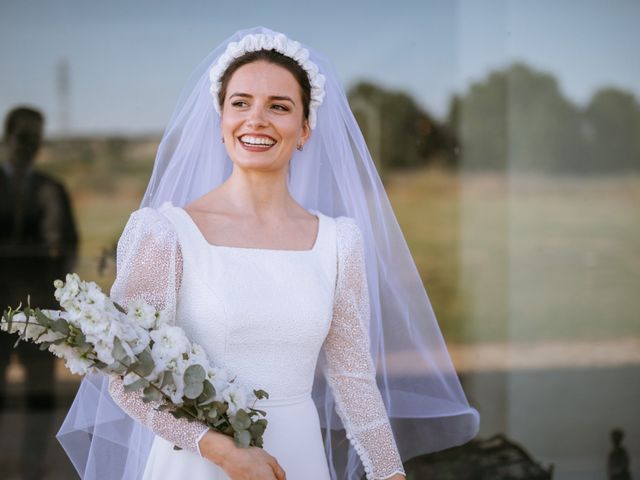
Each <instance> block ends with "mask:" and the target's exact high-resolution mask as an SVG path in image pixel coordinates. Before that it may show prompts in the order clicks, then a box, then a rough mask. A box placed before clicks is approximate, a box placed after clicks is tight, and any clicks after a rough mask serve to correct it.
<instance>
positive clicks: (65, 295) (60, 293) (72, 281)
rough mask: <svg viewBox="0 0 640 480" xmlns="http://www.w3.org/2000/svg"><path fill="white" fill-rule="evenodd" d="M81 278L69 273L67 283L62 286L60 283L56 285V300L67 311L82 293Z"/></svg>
mask: <svg viewBox="0 0 640 480" xmlns="http://www.w3.org/2000/svg"><path fill="white" fill-rule="evenodd" d="M80 283H81V280H80V277H79V276H78V275H77V274H75V273H73V274H71V273H68V274H67V277H66V282H65V283H63V284H62V285H61V284H60V282H57V281H56V282H55V283H54V285H55V286H56V287H57V288H56V291H55V293H54V296H55V297H56V300H58V302H59V303H60V305H62V306H63V307H64V308H65V309H67V305H68V304H71V303H73V301H74V300H75V299H76V297H77V296H78V295H79V293H80Z"/></svg>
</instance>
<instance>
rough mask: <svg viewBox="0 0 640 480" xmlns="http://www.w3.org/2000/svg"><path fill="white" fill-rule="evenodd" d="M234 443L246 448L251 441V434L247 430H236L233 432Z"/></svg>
mask: <svg viewBox="0 0 640 480" xmlns="http://www.w3.org/2000/svg"><path fill="white" fill-rule="evenodd" d="M233 438H234V439H235V441H236V445H237V446H238V447H240V448H248V447H249V444H250V443H251V434H250V433H249V432H248V431H247V430H237V431H236V432H235V433H234V434H233Z"/></svg>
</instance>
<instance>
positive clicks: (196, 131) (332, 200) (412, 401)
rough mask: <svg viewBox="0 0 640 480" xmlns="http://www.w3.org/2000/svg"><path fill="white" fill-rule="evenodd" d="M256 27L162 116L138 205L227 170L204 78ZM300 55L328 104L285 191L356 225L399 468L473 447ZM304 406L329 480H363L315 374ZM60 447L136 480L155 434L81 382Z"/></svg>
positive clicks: (376, 188) (365, 181)
mask: <svg viewBox="0 0 640 480" xmlns="http://www.w3.org/2000/svg"><path fill="white" fill-rule="evenodd" d="M250 33H271V34H275V33H276V32H273V31H271V30H269V29H266V28H263V27H256V28H252V29H248V30H242V31H238V32H236V33H235V34H234V35H232V36H231V37H230V38H228V39H227V40H225V41H224V42H223V43H222V44H221V45H219V46H218V47H216V48H215V49H214V50H213V51H212V52H211V53H210V54H209V55H208V56H207V57H206V58H205V59H204V60H203V61H202V62H201V63H200V64H199V65H198V66H197V68H196V69H195V72H194V73H193V74H192V76H191V78H190V79H189V81H188V83H187V85H186V87H185V89H184V91H183V93H182V95H181V96H180V99H179V101H178V105H177V107H176V110H175V111H174V113H173V116H172V117H171V120H170V122H169V126H168V127H167V129H166V131H165V133H164V136H163V138H162V141H161V143H160V146H159V148H158V153H157V156H156V161H155V165H154V168H153V173H152V176H151V180H150V182H149V185H148V187H147V191H146V193H145V195H144V199H143V201H142V206H150V207H158V206H160V205H161V204H162V203H164V202H165V201H171V202H172V203H173V204H174V205H178V206H184V205H186V204H187V203H189V202H190V201H191V200H193V199H195V198H197V197H199V196H201V195H203V194H204V193H206V192H207V191H209V190H211V189H213V188H215V187H217V186H218V185H220V184H221V183H222V182H223V181H224V180H225V179H226V178H227V177H228V176H229V174H230V173H231V169H232V163H231V160H230V159H229V158H228V156H227V153H226V151H225V148H224V145H223V143H222V141H221V133H220V121H219V116H218V114H217V113H216V111H215V109H214V106H213V99H212V97H211V95H210V93H209V85H210V80H209V75H208V71H209V69H210V67H211V66H212V64H213V63H214V62H215V60H216V59H217V58H218V57H219V56H220V55H221V54H222V53H223V52H224V50H225V49H226V47H227V44H228V43H229V42H232V41H238V40H239V39H241V38H242V37H243V36H245V35H247V34H250ZM305 48H308V50H309V52H310V59H311V60H312V61H313V62H314V63H315V64H316V65H317V66H318V68H319V70H320V72H321V73H322V74H323V75H324V76H325V78H326V83H325V91H326V95H325V98H324V101H323V103H322V105H320V107H319V109H318V112H317V115H318V116H317V126H316V128H315V129H314V130H313V131H312V134H311V137H310V139H309V140H308V141H307V143H306V144H305V146H304V150H303V151H296V152H295V154H294V156H293V158H292V159H291V163H290V171H289V189H290V192H291V194H292V195H293V197H294V198H295V199H296V200H297V201H298V202H299V203H300V204H302V205H303V206H304V207H305V208H307V209H315V210H319V211H320V212H322V213H324V214H325V215H329V216H333V217H337V216H340V215H345V216H350V217H352V218H354V219H355V220H356V222H357V224H358V226H359V227H360V230H361V232H362V235H363V241H364V249H365V262H366V267H367V280H368V285H369V293H370V303H371V318H370V341H371V344H370V346H371V355H372V357H373V360H374V364H375V365H376V366H377V380H378V386H379V388H380V391H381V393H382V397H383V400H384V402H385V405H386V409H387V413H388V415H389V419H390V422H391V426H392V429H393V433H394V436H395V439H396V442H397V445H398V449H399V451H400V455H401V457H402V460H403V461H406V460H408V459H409V458H411V457H414V456H416V455H419V454H422V453H427V452H432V451H437V450H442V449H445V448H448V447H451V446H455V445H460V444H462V443H464V442H466V441H468V440H470V439H471V438H473V437H474V436H475V435H476V433H477V431H478V427H479V414H478V412H477V411H476V410H475V409H474V408H472V407H470V406H469V404H468V402H467V399H466V397H465V394H464V392H463V390H462V387H461V385H460V382H459V379H458V377H457V374H456V371H455V369H454V367H453V364H452V363H451V359H450V357H449V354H448V352H447V349H446V346H445V343H444V340H443V338H442V334H441V332H440V329H439V327H438V323H437V320H436V317H435V315H434V313H433V310H432V308H431V304H430V302H429V298H428V297H427V294H426V292H425V289H424V287H423V284H422V281H421V278H420V275H419V273H418V270H417V268H416V266H415V263H414V261H413V258H412V257H411V254H410V252H409V248H408V247H407V244H406V242H405V239H404V236H403V234H402V232H401V230H400V227H399V225H398V222H397V220H396V217H395V215H394V213H393V210H392V208H391V205H390V203H389V200H388V198H387V195H386V193H385V191H384V189H383V186H382V183H381V181H380V177H379V175H378V173H377V171H376V168H375V166H374V163H373V161H372V159H371V156H370V154H369V151H368V149H367V146H366V144H365V141H364V138H363V136H362V133H361V131H360V129H359V127H358V125H357V123H356V121H355V119H354V116H353V114H352V112H351V110H350V108H349V105H348V102H347V98H346V95H345V93H344V91H343V88H342V86H341V85H340V82H339V80H338V78H339V77H338V75H337V74H336V72H335V71H334V68H333V66H332V65H331V64H330V62H329V61H328V60H327V59H326V58H325V57H323V56H322V55H320V54H319V53H318V52H316V51H314V50H313V49H311V48H309V47H306V46H305ZM323 362H324V358H323V357H322V356H321V357H320V358H319V363H318V369H317V374H316V378H315V383H314V388H313V399H314V401H315V403H316V406H317V408H318V412H319V414H320V421H321V425H322V427H323V429H325V430H324V432H325V435H324V438H325V449H326V453H327V458H328V460H329V464H330V467H331V476H332V479H341V480H343V479H356V478H357V479H359V478H361V477H362V475H363V474H364V469H363V467H362V465H361V464H360V460H359V458H358V455H357V452H356V451H355V449H354V448H353V447H352V446H351V445H350V443H349V441H348V440H347V439H346V436H345V432H344V429H343V427H342V423H341V421H340V419H339V417H338V416H337V414H336V413H335V410H334V401H333V397H332V395H331V392H330V390H329V388H328V386H327V384H326V382H325V380H324V378H323V376H322V375H321V374H320V371H321V366H322V365H323ZM58 439H59V440H60V442H61V443H62V445H63V447H64V448H65V450H66V451H67V453H68V454H69V456H70V457H71V459H72V461H73V462H74V465H75V466H76V469H77V470H78V471H79V472H80V474H81V476H82V478H87V479H93V478H100V479H106V478H109V479H110V478H127V479H133V478H139V477H141V474H142V470H143V469H144V465H145V462H146V458H147V455H148V452H149V448H150V445H151V441H152V439H153V434H152V433H151V432H149V431H148V430H147V429H146V428H145V427H143V426H141V425H140V424H138V423H136V422H134V421H133V420H131V419H130V417H128V416H127V415H126V414H125V413H124V412H122V410H120V409H119V408H118V407H117V406H116V405H115V403H114V402H113V401H112V400H111V398H110V397H109V394H108V392H107V381H106V379H105V378H103V377H101V376H93V377H89V378H86V379H85V380H83V382H82V385H81V387H80V390H79V391H78V394H77V396H76V399H75V401H74V404H73V406H72V408H71V410H70V412H69V414H68V416H67V418H66V420H65V422H64V424H63V425H62V427H61V429H60V432H59V433H58Z"/></svg>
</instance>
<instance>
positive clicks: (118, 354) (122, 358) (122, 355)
mask: <svg viewBox="0 0 640 480" xmlns="http://www.w3.org/2000/svg"><path fill="white" fill-rule="evenodd" d="M111 354H112V355H113V358H115V359H116V360H117V361H119V362H126V361H127V360H128V359H129V356H128V355H127V352H126V351H125V349H124V347H123V346H122V342H120V339H119V338H118V337H115V338H114V339H113V350H112V352H111Z"/></svg>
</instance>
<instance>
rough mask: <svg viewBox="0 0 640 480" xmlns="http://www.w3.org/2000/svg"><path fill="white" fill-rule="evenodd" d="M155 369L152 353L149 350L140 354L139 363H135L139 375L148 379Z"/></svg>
mask: <svg viewBox="0 0 640 480" xmlns="http://www.w3.org/2000/svg"><path fill="white" fill-rule="evenodd" d="M154 367H155V363H154V361H153V357H152V356H151V352H150V351H149V350H148V349H144V350H143V351H142V352H140V353H139V354H138V361H137V362H136V363H135V367H134V369H135V371H136V373H138V375H141V376H143V377H146V376H147V375H150V374H151V372H153V368H154Z"/></svg>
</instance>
